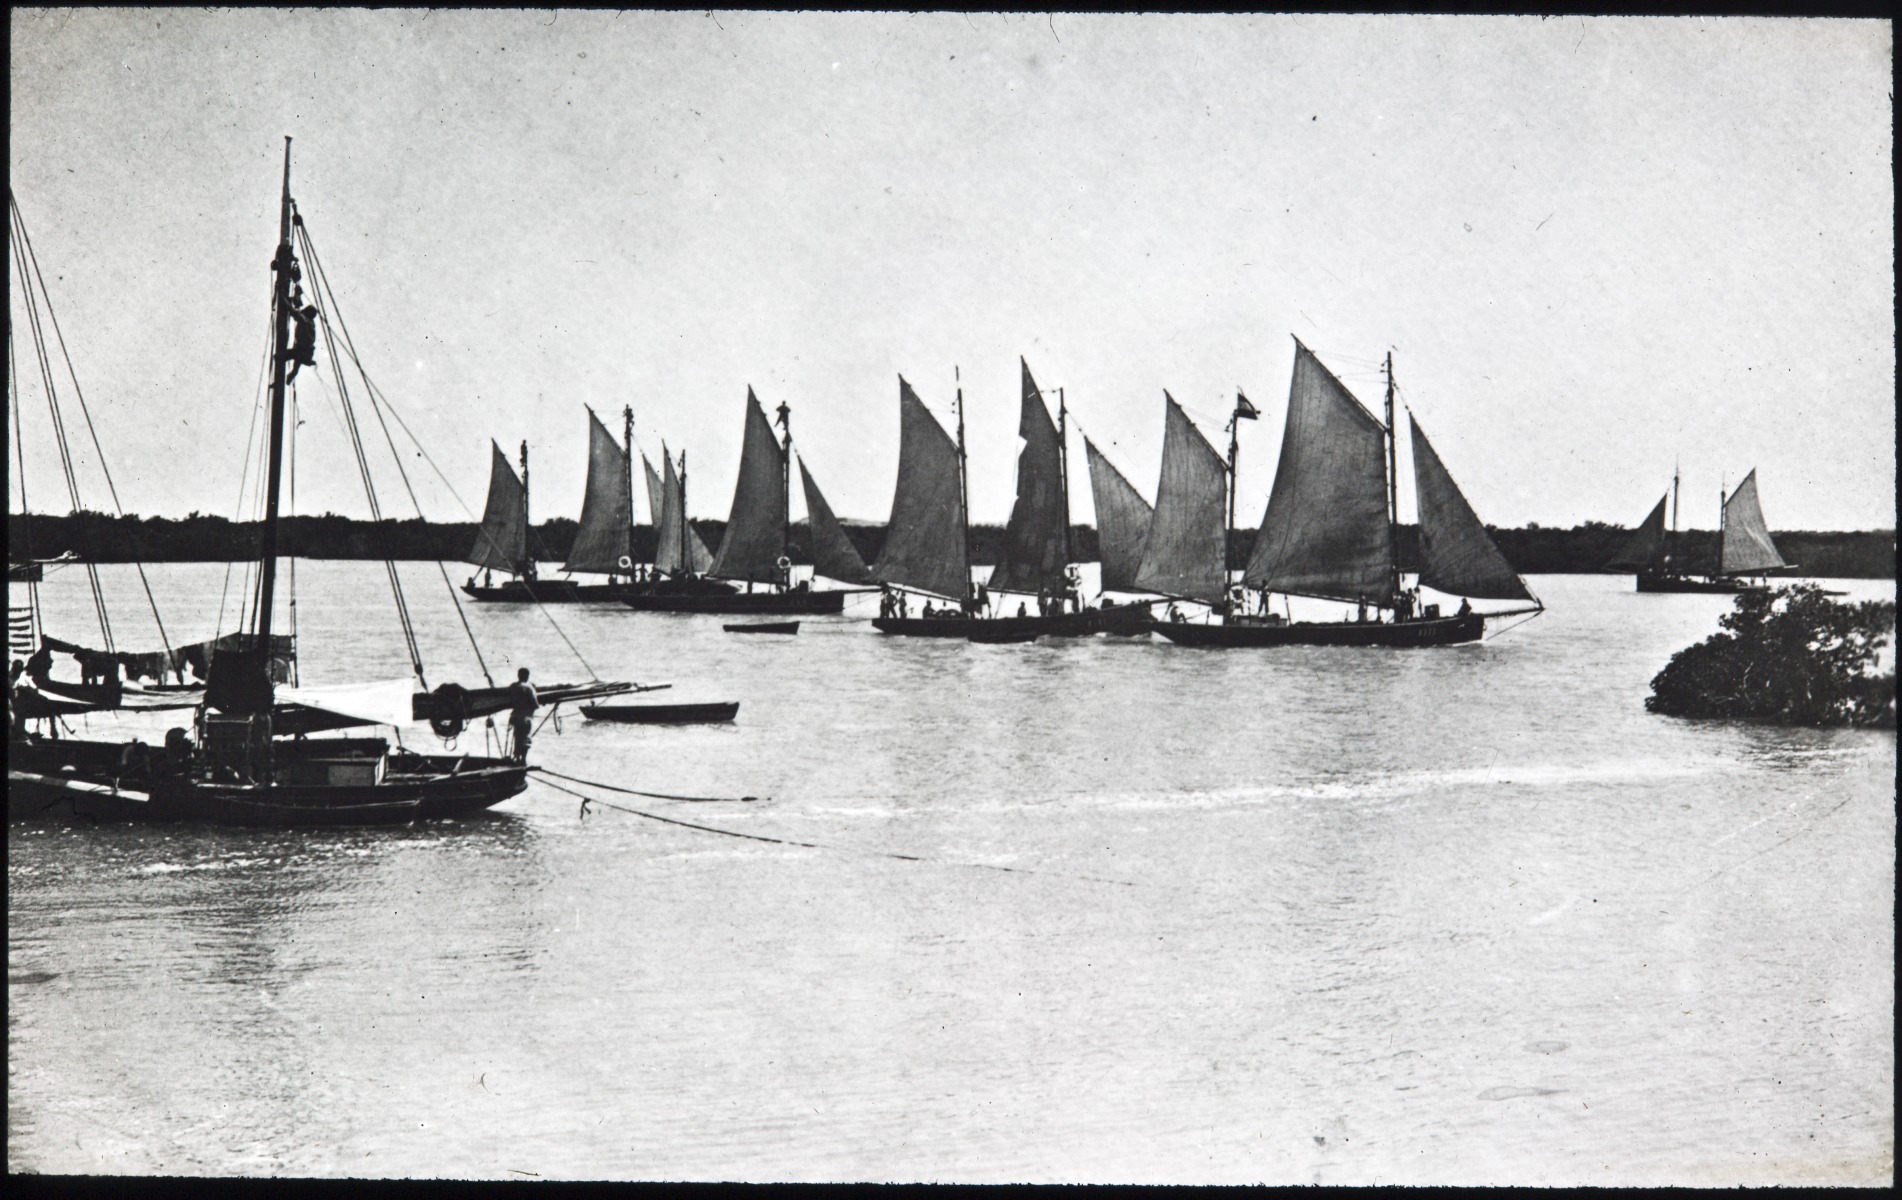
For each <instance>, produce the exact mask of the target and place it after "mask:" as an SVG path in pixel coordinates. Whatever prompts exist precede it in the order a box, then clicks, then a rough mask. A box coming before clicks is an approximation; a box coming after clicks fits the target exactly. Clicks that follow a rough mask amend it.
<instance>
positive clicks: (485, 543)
mask: <svg viewBox="0 0 1902 1200" xmlns="http://www.w3.org/2000/svg"><path fill="white" fill-rule="evenodd" d="M489 449H490V450H491V451H493V455H492V457H491V458H490V460H489V502H488V503H487V504H486V505H484V506H483V508H482V529H481V531H480V532H478V533H477V534H476V542H475V545H474V546H473V547H472V548H471V549H470V551H469V554H468V557H467V558H465V559H464V560H463V561H465V562H471V563H474V564H475V565H476V566H478V567H490V568H493V569H495V570H497V571H514V570H517V569H518V568H519V567H520V566H521V564H522V562H523V561H524V560H525V559H527V558H528V489H526V488H524V487H523V486H522V481H521V479H520V477H518V476H517V475H516V474H515V468H513V467H511V466H509V460H508V456H507V455H505V454H503V453H502V447H500V446H498V445H496V444H495V443H494V442H490V443H489Z"/></svg>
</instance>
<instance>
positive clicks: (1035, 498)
mask: <svg viewBox="0 0 1902 1200" xmlns="http://www.w3.org/2000/svg"><path fill="white" fill-rule="evenodd" d="M1017 363H1018V365H1019V366H1020V367H1022V368H1023V377H1024V403H1023V410H1022V414H1021V415H1020V416H1019V417H1018V420H1017V436H1018V437H1020V438H1022V439H1024V448H1023V451H1022V452H1021V453H1020V454H1018V456H1017V503H1016V504H1014V505H1012V506H1011V510H1010V523H1009V524H1007V525H1006V526H1004V545H1003V553H1002V554H1001V555H1000V556H999V558H998V562H997V566H996V568H995V569H994V570H993V571H992V572H991V580H990V586H991V587H992V588H993V589H996V590H1000V591H1011V592H1034V591H1038V590H1040V589H1043V588H1051V589H1061V588H1062V587H1063V584H1064V577H1063V569H1064V567H1065V566H1066V565H1067V564H1068V562H1069V558H1070V554H1069V538H1068V537H1067V536H1066V534H1067V532H1068V530H1067V529H1066V526H1067V525H1068V524H1069V519H1070V517H1069V513H1067V512H1066V511H1064V503H1063V445H1062V443H1061V442H1060V441H1059V440H1058V436H1057V427H1056V426H1055V425H1053V424H1051V422H1050V411H1049V410H1048V409H1046V408H1045V407H1044V404H1043V397H1042V396H1041V395H1039V394H1038V392H1037V381H1036V380H1034V379H1032V378H1031V377H1030V365H1029V364H1028V363H1025V362H1024V361H1023V360H1022V359H1021V358H1020V359H1018V360H1017Z"/></svg>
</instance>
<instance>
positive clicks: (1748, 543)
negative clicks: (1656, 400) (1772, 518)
mask: <svg viewBox="0 0 1902 1200" xmlns="http://www.w3.org/2000/svg"><path fill="white" fill-rule="evenodd" d="M1677 494H1678V475H1677V472H1676V471H1673V472H1672V473H1671V492H1670V495H1668V496H1664V497H1660V498H1659V500H1658V503H1657V506H1656V507H1654V508H1653V509H1652V510H1651V513H1650V515H1649V516H1647V517H1645V519H1644V521H1643V523H1642V524H1640V525H1639V526H1638V528H1637V529H1636V530H1634V531H1633V532H1632V535H1631V537H1630V538H1628V539H1626V541H1625V544H1624V545H1623V546H1622V547H1620V548H1619V550H1618V553H1617V555H1616V556H1614V557H1613V558H1612V560H1611V562H1609V563H1608V564H1606V565H1607V566H1609V567H1613V568H1617V567H1623V568H1626V569H1634V568H1635V569H1636V571H1637V583H1638V590H1639V591H1641V592H1705V593H1715V594H1719V595H1734V594H1736V593H1739V592H1753V591H1762V590H1764V589H1765V588H1766V587H1767V586H1768V585H1766V584H1763V583H1752V582H1749V581H1747V580H1746V579H1743V578H1740V576H1748V575H1755V576H1762V575H1763V574H1764V573H1765V572H1768V571H1778V570H1784V569H1786V568H1788V567H1791V566H1793V565H1795V564H1793V563H1786V562H1784V561H1783V556H1782V555H1781V554H1779V553H1778V552H1777V548H1776V543H1775V542H1772V541H1771V540H1770V529H1769V526H1767V525H1766V524H1765V523H1764V520H1763V508H1762V507H1761V506H1760V505H1759V504H1758V502H1757V472H1756V469H1755V468H1752V469H1751V471H1750V473H1749V474H1748V475H1746V476H1744V481H1743V482H1742V483H1740V484H1738V485H1737V490H1736V491H1734V492H1732V493H1730V495H1729V496H1725V495H1724V493H1723V491H1722V490H1721V489H1720V490H1719V491H1718V493H1717V507H1718V511H1719V512H1720V513H1721V514H1722V521H1721V524H1720V526H1719V529H1718V534H1717V572H1716V573H1715V574H1714V575H1704V576H1695V575H1690V574H1686V573H1685V572H1683V571H1681V570H1680V569H1679V568H1678V567H1677V564H1676V561H1675V556H1674V555H1673V554H1672V553H1671V550H1672V547H1673V545H1674V544H1675V543H1676V541H1677ZM1665 500H1669V501H1670V502H1671V528H1670V531H1669V533H1668V534H1667V533H1666V531H1665V528H1664V502H1665Z"/></svg>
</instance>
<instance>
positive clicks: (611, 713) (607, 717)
mask: <svg viewBox="0 0 1902 1200" xmlns="http://www.w3.org/2000/svg"><path fill="white" fill-rule="evenodd" d="M739 711H740V702H739V701H737V700H735V701H733V702H732V703H730V704H719V703H716V704H584V705H582V706H581V715H582V716H584V717H586V718H588V719H589V720H590V721H615V722H618V723H619V724H622V725H717V724H720V723H721V722H724V721H731V720H732V719H733V718H734V717H735V716H737V715H739Z"/></svg>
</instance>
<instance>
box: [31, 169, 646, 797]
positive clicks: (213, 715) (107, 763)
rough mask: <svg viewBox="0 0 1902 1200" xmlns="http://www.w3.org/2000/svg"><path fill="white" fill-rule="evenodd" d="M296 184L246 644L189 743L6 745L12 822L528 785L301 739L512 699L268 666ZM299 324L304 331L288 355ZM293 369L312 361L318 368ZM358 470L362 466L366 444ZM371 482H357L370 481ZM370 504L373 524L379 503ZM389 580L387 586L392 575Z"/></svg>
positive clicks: (215, 678)
mask: <svg viewBox="0 0 1902 1200" xmlns="http://www.w3.org/2000/svg"><path fill="white" fill-rule="evenodd" d="M290 175H291V148H290V139H289V138H286V139H285V140H284V183H283V192H282V198H281V202H280V209H279V224H278V247H277V254H276V256H275V257H274V258H273V260H272V262H271V271H272V274H273V287H272V304H271V327H272V347H273V351H274V353H273V355H272V373H271V385H270V405H271V416H270V431H269V439H270V441H269V444H270V449H269V458H268V464H269V466H268V472H269V473H268V477H267V478H268V482H267V484H266V488H265V516H264V520H263V523H262V527H261V538H260V543H261V544H260V548H259V553H258V560H257V592H256V596H255V599H254V602H253V607H252V612H253V614H254V616H253V619H252V622H251V629H250V630H249V631H248V634H247V636H246V637H245V639H244V641H245V644H244V646H243V647H242V648H232V649H227V650H224V651H223V652H221V653H219V654H218V655H217V656H216V657H215V658H213V659H212V660H211V663H210V677H209V679H208V680H207V682H206V685H205V698H204V704H203V706H202V707H201V708H199V710H198V714H197V719H196V722H195V726H196V737H195V738H193V737H190V736H188V735H186V733H185V731H184V730H182V729H179V730H173V731H171V732H170V733H168V735H167V737H166V741H165V745H164V746H163V747H162V748H158V749H156V750H150V749H146V748H143V747H141V745H140V744H139V743H137V742H134V743H132V744H130V745H128V746H121V745H118V744H116V743H110V742H92V741H83V740H78V739H70V740H55V739H44V740H41V739H26V738H20V737H16V736H13V735H11V734H10V737H9V744H8V748H7V749H8V755H7V758H8V762H7V785H8V787H7V791H8V812H9V815H10V816H11V815H15V814H17V813H19V812H21V811H22V810H25V811H46V810H50V809H52V808H54V807H58V806H64V807H68V808H70V809H71V810H73V811H85V812H87V813H88V814H89V815H93V816H98V817H116V818H130V819H144V820H204V821H212V822H217V823H223V824H239V825H272V826H312V825H371V824H390V823H407V822H411V821H417V820H427V819H432V818H439V817H453V816H459V815H463V814H467V813H472V812H477V811H480V810H482V809H486V808H489V807H491V806H492V805H494V804H496V803H498V802H500V801H502V800H504V799H507V798H508V797H510V796H513V795H515V794H516V793H517V792H520V791H521V790H522V789H523V788H524V787H525V786H526V777H527V772H528V770H529V768H528V766H527V764H526V763H525V762H524V761H522V756H521V755H520V754H519V753H518V755H517V756H516V757H515V758H513V759H505V758H494V757H481V756H476V755H453V754H452V755H424V754H416V753H414V752H411V751H409V750H407V749H401V748H399V749H398V750H397V751H396V752H394V753H393V752H392V751H391V749H390V745H389V742H388V741H387V740H386V739H383V738H363V737H351V738H324V739H314V740H310V739H305V738H303V737H302V736H300V735H301V734H302V733H304V732H308V731H310V730H312V729H320V728H345V727H349V726H354V725H370V724H392V725H394V724H400V723H402V722H403V721H405V720H409V719H415V718H416V717H419V716H425V715H427V716H430V717H432V718H433V719H434V721H435V722H437V723H438V724H439V727H441V726H450V727H454V728H459V727H460V724H459V723H460V721H461V720H463V719H466V718H467V717H468V716H474V715H480V713H481V712H483V711H491V712H492V711H497V708H494V707H489V706H490V705H498V706H499V707H508V706H509V704H510V703H511V702H512V700H513V697H512V696H511V695H510V689H503V688H488V689H481V690H479V691H476V690H468V691H465V690H464V689H461V688H457V687H456V686H455V685H453V684H445V685H444V686H443V687H441V688H438V689H437V690H436V691H435V692H433V693H424V694H422V695H416V694H414V693H412V692H411V691H410V682H409V681H408V680H406V679H404V680H392V681H388V682H386V683H379V684H369V685H358V686H348V687H332V688H285V689H279V688H277V687H276V686H275V681H274V680H273V677H272V672H271V670H270V658H271V651H272V648H273V647H274V646H275V644H276V642H275V639H274V636H273V634H272V617H273V611H274V605H273V596H274V592H275V589H276V583H277V551H278V532H279V495H280V492H281V490H282V487H281V484H282V478H283V471H284V462H285V452H284V451H285V446H284V443H285V424H286V422H285V413H286V410H287V408H288V404H287V399H286V393H287V391H288V380H287V376H286V371H285V368H286V365H287V364H288V363H289V361H290V360H291V358H292V356H293V353H303V352H309V353H311V354H313V356H314V333H313V329H312V325H310V324H302V323H303V322H314V318H313V317H312V316H310V314H311V313H313V312H314V311H315V310H314V309H313V308H310V307H302V306H303V289H302V286H301V282H300V281H301V280H302V279H303V272H302V269H301V267H300V260H299V255H298V254H297V252H296V251H295V249H294V247H293V237H294V232H293V231H295V236H296V237H297V238H298V239H299V240H301V243H302V245H303V248H304V255H303V258H304V260H306V261H307V262H310V263H312V264H314V261H315V259H314V255H313V254H312V253H311V251H310V242H309V237H308V233H307V231H306V230H305V229H304V227H303V221H302V218H301V216H298V215H297V214H296V212H295V209H294V206H293V204H292V201H291V192H290ZM313 283H314V285H315V290H316V291H317V292H318V294H319V295H320V296H321V295H322V294H323V293H324V292H325V291H326V290H327V286H326V284H325V283H324V282H323V277H322V273H321V271H320V270H319V271H317V272H316V276H315V279H314V280H313ZM294 325H301V327H300V328H299V329H298V335H299V336H298V338H297V341H296V343H295V345H293V341H292V336H291V335H292V328H293V326H294ZM326 327H327V328H328V324H326ZM335 358H336V356H335V355H333V361H334V360H335ZM300 361H314V357H312V358H311V359H300ZM346 411H347V410H346ZM351 427H352V429H354V418H352V420H351ZM358 455H359V465H360V466H361V465H362V464H363V459H362V457H361V455H362V447H361V445H360V444H359V445H358ZM365 478H366V482H367V479H368V475H367V470H366V473H365ZM372 505H373V509H374V507H375V505H374V498H372ZM391 577H392V583H393V584H396V576H395V571H394V569H393V568H392V569H391ZM396 586H397V592H398V604H399V613H400V614H401V615H402V618H403V622H404V634H405V638H406V640H407V641H408V643H409V650H410V654H411V658H412V663H413V665H414V666H415V667H416V670H417V673H418V674H419V675H420V674H421V659H420V656H419V654H418V652H417V649H416V643H415V637H414V632H413V630H412V629H411V628H410V626H409V621H408V615H407V611H406V609H404V608H403V605H402V602H401V592H400V584H397V585H396ZM628 686H629V685H614V684H608V685H597V686H594V687H591V688H590V687H587V686H585V685H584V687H583V688H582V689H580V690H582V691H584V692H587V693H588V694H595V695H598V694H604V693H605V692H612V691H616V690H626V688H627V687H628ZM444 710H449V711H444ZM135 751H136V753H135Z"/></svg>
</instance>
